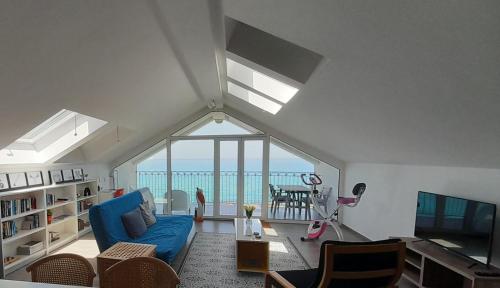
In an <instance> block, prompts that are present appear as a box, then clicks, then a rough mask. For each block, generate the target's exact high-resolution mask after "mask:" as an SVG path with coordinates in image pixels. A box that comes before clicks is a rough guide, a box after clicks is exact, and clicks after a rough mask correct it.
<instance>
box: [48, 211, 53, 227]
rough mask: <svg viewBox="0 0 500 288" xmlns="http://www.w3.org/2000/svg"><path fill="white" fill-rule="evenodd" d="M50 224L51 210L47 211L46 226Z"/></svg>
mask: <svg viewBox="0 0 500 288" xmlns="http://www.w3.org/2000/svg"><path fill="white" fill-rule="evenodd" d="M50 223H52V210H50V209H49V210H47V224H50Z"/></svg>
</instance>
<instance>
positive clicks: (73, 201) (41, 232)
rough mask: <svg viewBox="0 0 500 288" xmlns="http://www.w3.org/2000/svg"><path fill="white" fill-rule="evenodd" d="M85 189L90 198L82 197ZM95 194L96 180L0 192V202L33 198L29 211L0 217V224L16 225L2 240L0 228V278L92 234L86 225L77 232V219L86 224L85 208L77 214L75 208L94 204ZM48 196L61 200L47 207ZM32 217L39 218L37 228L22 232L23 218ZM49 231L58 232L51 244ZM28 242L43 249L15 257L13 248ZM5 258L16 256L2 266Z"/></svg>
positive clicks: (0, 229) (15, 250)
mask: <svg viewBox="0 0 500 288" xmlns="http://www.w3.org/2000/svg"><path fill="white" fill-rule="evenodd" d="M87 187H88V188H89V189H90V192H91V195H87V196H83V194H84V189H85V188H87ZM98 193H99V192H98V191H97V181H96V180H88V181H83V182H74V183H65V184H59V185H49V186H42V187H34V188H27V189H20V190H14V191H7V192H0V200H15V199H23V198H36V208H34V209H31V210H30V211H26V212H23V213H18V214H15V215H10V216H8V217H1V214H0V223H2V224H3V223H5V222H8V221H13V222H15V223H16V226H17V233H16V234H15V235H13V236H11V237H8V238H5V239H3V231H2V229H3V225H0V244H1V245H0V256H1V260H2V261H1V262H0V268H1V269H0V278H2V277H5V275H7V274H9V273H11V272H13V271H15V270H17V269H19V268H21V267H23V266H24V265H27V264H29V263H31V262H33V261H35V260H37V259H39V258H41V257H43V256H45V255H47V254H48V253H50V252H52V251H53V250H55V249H58V248H60V247H62V246H64V245H66V244H68V243H70V242H71V241H73V240H76V239H78V238H79V237H82V236H83V235H85V234H86V233H88V232H90V231H92V229H91V227H90V226H85V227H83V229H81V230H78V220H79V219H80V220H83V221H85V222H86V223H88V222H89V216H88V214H89V213H88V209H85V210H81V211H80V209H79V207H80V206H82V207H83V204H82V203H88V204H92V205H95V204H97V203H98V199H99V194H98ZM48 194H52V195H54V198H55V200H57V199H64V200H61V201H56V202H55V203H54V204H53V205H47V202H46V201H47V195H48ZM87 206H88V205H86V206H85V207H87ZM0 209H1V207H0ZM48 210H51V211H52V217H53V220H52V223H51V224H48V223H47V211H48ZM35 214H37V215H39V216H38V217H39V222H40V226H39V227H37V228H34V229H31V230H22V229H21V226H22V222H23V221H24V219H25V217H26V216H31V215H35ZM49 232H58V233H59V239H58V240H54V241H51V239H50V236H49V234H50V233H49ZM29 241H41V242H42V243H43V247H44V249H42V250H41V251H39V252H36V253H34V254H32V255H17V247H18V246H19V245H22V244H24V243H27V242H29ZM7 256H16V257H17V258H18V259H17V260H16V261H15V262H12V263H9V264H7V265H4V263H3V259H4V257H7Z"/></svg>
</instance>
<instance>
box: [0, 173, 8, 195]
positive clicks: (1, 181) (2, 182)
mask: <svg viewBox="0 0 500 288" xmlns="http://www.w3.org/2000/svg"><path fill="white" fill-rule="evenodd" d="M9 189H10V184H9V178H8V177H7V173H0V192H1V191H7V190H9Z"/></svg>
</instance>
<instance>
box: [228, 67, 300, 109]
mask: <svg viewBox="0 0 500 288" xmlns="http://www.w3.org/2000/svg"><path fill="white" fill-rule="evenodd" d="M227 76H228V77H229V78H232V79H234V80H237V81H239V82H241V83H243V84H245V85H246V86H249V87H250V88H253V89H255V90H257V91H259V92H261V93H264V94H266V95H268V96H269V97H271V98H273V99H275V100H278V101H280V102H281V103H285V104H286V103H288V101H290V99H292V97H293V96H295V94H296V93H297V91H299V89H297V88H295V87H292V86H290V85H287V84H285V83H283V82H280V81H278V80H276V79H273V78H271V77H269V76H267V75H264V74H262V73H260V72H257V71H255V70H254V69H252V68H250V67H247V66H245V65H243V64H240V63H238V62H236V61H233V60H231V59H229V58H228V59H227Z"/></svg>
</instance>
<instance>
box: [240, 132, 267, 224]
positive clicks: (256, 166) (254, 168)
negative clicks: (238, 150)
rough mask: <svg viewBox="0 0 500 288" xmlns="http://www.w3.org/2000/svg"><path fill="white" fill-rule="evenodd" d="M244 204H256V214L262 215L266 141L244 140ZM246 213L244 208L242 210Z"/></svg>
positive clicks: (257, 215)
mask: <svg viewBox="0 0 500 288" xmlns="http://www.w3.org/2000/svg"><path fill="white" fill-rule="evenodd" d="M243 150H244V152H243V155H244V156H243V167H244V169H243V170H244V171H243V183H244V184H243V204H244V205H254V206H255V208H256V209H255V211H254V213H253V215H254V216H256V217H260V216H262V203H263V201H262V198H263V193H262V175H263V169H264V165H263V164H264V158H263V156H264V141H263V140H243ZM241 213H242V215H244V212H243V209H242V211H241Z"/></svg>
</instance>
